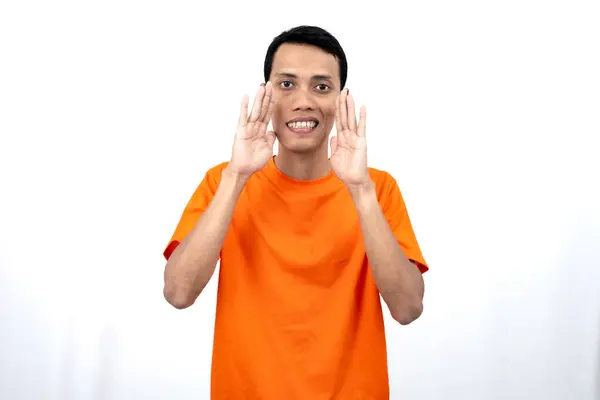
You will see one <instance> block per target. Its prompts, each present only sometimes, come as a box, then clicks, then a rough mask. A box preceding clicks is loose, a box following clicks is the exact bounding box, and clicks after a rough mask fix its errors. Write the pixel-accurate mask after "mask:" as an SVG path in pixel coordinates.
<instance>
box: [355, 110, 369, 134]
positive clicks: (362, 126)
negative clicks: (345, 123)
mask: <svg viewBox="0 0 600 400" xmlns="http://www.w3.org/2000/svg"><path fill="white" fill-rule="evenodd" d="M366 131H367V107H365V106H360V120H359V121H358V129H357V131H356V133H357V134H358V136H361V137H365V135H366Z"/></svg>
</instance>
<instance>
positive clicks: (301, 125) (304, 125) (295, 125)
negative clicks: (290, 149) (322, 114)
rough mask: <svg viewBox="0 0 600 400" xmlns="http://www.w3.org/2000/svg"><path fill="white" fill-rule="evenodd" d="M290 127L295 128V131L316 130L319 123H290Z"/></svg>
mask: <svg viewBox="0 0 600 400" xmlns="http://www.w3.org/2000/svg"><path fill="white" fill-rule="evenodd" d="M287 126H288V127H290V128H293V129H300V128H311V129H312V128H314V127H315V126H317V122H316V121H302V122H289V123H288V124H287Z"/></svg>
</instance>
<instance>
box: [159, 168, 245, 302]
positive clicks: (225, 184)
mask: <svg viewBox="0 0 600 400" xmlns="http://www.w3.org/2000/svg"><path fill="white" fill-rule="evenodd" d="M245 181H246V179H244V178H241V177H238V176H237V175H235V174H233V173H231V172H230V171H229V170H228V169H227V168H226V169H225V170H224V171H223V174H222V178H221V181H220V183H219V186H218V188H217V191H216V193H215V196H214V197H213V199H212V201H211V203H210V205H209V206H208V207H207V209H206V211H205V212H204V213H203V214H202V216H201V217H200V218H199V219H198V222H197V223H196V225H195V226H194V229H192V231H191V232H190V234H189V235H188V236H187V237H186V238H185V239H184V240H183V241H182V242H181V244H180V245H179V246H177V248H176V249H175V251H174V252H173V254H171V257H169V260H168V261H167V265H166V267H165V286H164V295H165V298H166V299H167V301H168V302H169V303H170V304H172V305H173V306H174V307H176V308H186V307H189V306H191V305H192V304H193V303H194V301H196V299H197V298H198V296H199V295H200V293H201V292H202V290H203V289H204V287H205V286H206V285H207V284H208V282H209V281H210V279H211V277H212V275H213V274H214V271H215V268H216V265H217V261H218V259H219V253H220V251H221V248H222V247H223V241H224V240H225V236H226V234H227V230H228V229H229V224H230V222H231V218H232V216H233V211H234V210H235V205H236V203H237V200H238V198H239V196H240V193H241V192H242V189H243V187H244V184H245Z"/></svg>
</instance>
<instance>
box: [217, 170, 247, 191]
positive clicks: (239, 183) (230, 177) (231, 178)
mask: <svg viewBox="0 0 600 400" xmlns="http://www.w3.org/2000/svg"><path fill="white" fill-rule="evenodd" d="M249 178H250V176H248V175H246V174H241V173H239V172H238V171H236V170H235V169H234V168H232V167H231V165H228V166H226V167H225V168H224V169H223V171H222V172H221V179H222V180H223V181H224V182H225V183H226V184H227V185H228V186H231V187H232V188H239V189H241V188H243V187H244V185H245V184H246V181H247V180H248V179H249Z"/></svg>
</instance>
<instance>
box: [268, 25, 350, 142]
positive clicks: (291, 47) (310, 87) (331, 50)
mask: <svg viewBox="0 0 600 400" xmlns="http://www.w3.org/2000/svg"><path fill="white" fill-rule="evenodd" d="M347 73H348V65H347V63H346V55H345V53H344V50H343V49H342V47H341V46H340V44H339V42H338V41H337V39H336V38H335V37H333V36H332V35H331V34H330V33H328V32H327V31H325V30H323V29H321V28H318V27H314V26H300V27H296V28H293V29H290V30H288V31H285V32H283V33H282V34H280V35H279V36H277V37H276V38H275V39H274V40H273V42H272V43H271V45H270V46H269V49H268V50H267V55H266V57H265V65H264V75H265V80H266V81H271V83H272V84H273V89H274V92H275V99H276V105H275V109H274V111H273V117H272V122H273V128H274V130H275V132H276V134H277V138H278V140H279V143H280V145H281V146H283V147H284V148H285V149H287V150H289V151H292V152H295V153H308V152H314V151H315V150H317V149H320V148H323V146H325V148H327V138H328V137H329V133H330V132H331V128H332V127H333V124H334V122H335V102H336V98H337V96H338V94H339V93H340V91H341V90H342V89H343V88H344V85H345V84H346V77H347ZM302 121H304V122H302ZM315 125H316V126H315Z"/></svg>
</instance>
